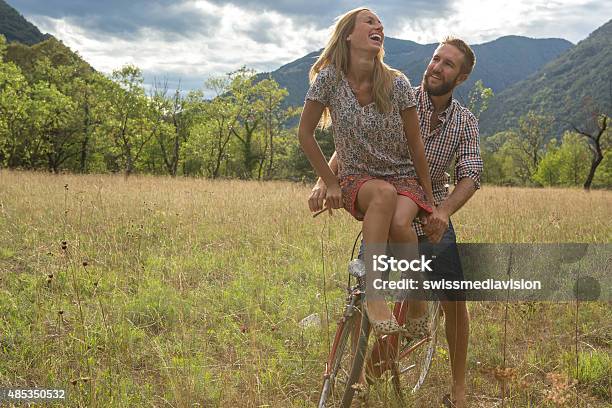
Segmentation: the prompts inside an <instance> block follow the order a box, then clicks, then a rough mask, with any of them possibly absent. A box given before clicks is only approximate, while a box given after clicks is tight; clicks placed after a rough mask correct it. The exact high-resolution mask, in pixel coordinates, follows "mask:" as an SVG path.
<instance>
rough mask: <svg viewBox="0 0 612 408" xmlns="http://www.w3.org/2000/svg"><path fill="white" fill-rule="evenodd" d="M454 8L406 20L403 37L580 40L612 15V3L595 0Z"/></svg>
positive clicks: (472, 1)
mask: <svg viewBox="0 0 612 408" xmlns="http://www.w3.org/2000/svg"><path fill="white" fill-rule="evenodd" d="M453 9H454V12H453V13H451V14H449V15H448V16H447V17H443V18H428V19H418V20H415V21H406V23H405V25H404V27H403V28H402V29H400V34H399V37H400V38H407V39H412V40H413V41H417V42H420V43H432V42H436V41H438V40H440V39H441V38H442V37H444V36H446V35H448V34H453V35H457V36H460V37H461V38H464V39H466V40H467V41H468V42H471V43H481V42H487V41H492V40H494V39H496V38H498V37H501V36H504V35H522V36H527V37H534V38H564V39H566V40H569V41H572V42H574V43H576V42H578V41H580V40H582V39H584V38H585V37H586V36H587V35H588V34H589V33H590V32H591V31H593V30H595V29H596V28H597V27H599V26H600V25H602V24H604V23H605V22H607V21H608V20H609V19H610V17H611V16H612V6H610V3H608V4H607V5H606V4H605V2H598V1H593V0H556V1H549V0H533V1H531V0H497V1H483V0H457V1H456V2H455V4H454V5H453Z"/></svg>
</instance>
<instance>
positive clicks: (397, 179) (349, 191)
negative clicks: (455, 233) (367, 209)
mask: <svg viewBox="0 0 612 408" xmlns="http://www.w3.org/2000/svg"><path fill="white" fill-rule="evenodd" d="M373 179H378V180H384V181H386V182H387V183H389V184H391V185H392V186H393V187H395V189H396V190H397V194H400V195H403V196H406V197H408V198H410V199H411V200H412V201H414V202H415V203H416V205H418V206H419V208H420V209H421V210H422V211H425V212H427V213H432V211H433V210H432V208H431V206H430V205H429V203H427V198H426V197H425V192H424V191H423V188H422V187H421V185H420V184H419V182H418V181H417V180H416V179H411V178H409V177H406V176H381V177H373V176H369V175H367V174H352V175H349V176H345V177H341V178H340V189H341V190H342V203H343V205H344V208H345V209H346V211H348V212H349V213H350V214H351V215H352V216H353V217H355V218H356V219H357V220H359V221H363V217H364V214H362V213H361V212H360V211H359V210H358V209H357V206H356V205H355V204H356V202H357V193H358V192H359V189H360V188H361V186H362V185H363V183H365V182H366V181H368V180H373Z"/></svg>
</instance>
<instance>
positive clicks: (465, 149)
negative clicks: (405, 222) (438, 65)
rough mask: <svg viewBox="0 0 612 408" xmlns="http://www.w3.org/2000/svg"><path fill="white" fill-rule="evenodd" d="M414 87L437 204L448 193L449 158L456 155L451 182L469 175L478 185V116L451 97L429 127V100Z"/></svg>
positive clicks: (419, 229)
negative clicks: (436, 124)
mask: <svg viewBox="0 0 612 408" xmlns="http://www.w3.org/2000/svg"><path fill="white" fill-rule="evenodd" d="M414 91H415V96H416V99H417V111H418V113H419V122H420V123H419V125H420V129H421V137H422V138H423V144H424V145H425V157H426V158H427V163H428V165H429V174H430V176H431V182H432V185H433V195H434V201H435V204H436V205H439V204H440V203H441V202H442V201H444V200H445V199H446V198H447V197H448V187H449V184H450V175H449V174H448V173H447V170H448V168H449V167H450V165H451V163H452V161H453V158H456V159H457V160H456V163H455V183H456V182H457V181H459V180H461V179H462V178H464V177H469V178H471V179H472V180H474V183H475V184H476V188H480V174H481V173H482V158H481V157H480V145H479V142H478V119H476V117H475V116H474V115H473V114H472V112H470V111H469V110H468V109H467V108H464V107H463V106H461V105H460V104H459V102H457V100H456V99H452V100H451V103H450V105H449V106H448V108H446V110H444V111H443V112H442V113H440V114H439V115H438V119H439V121H440V123H439V124H438V126H437V127H436V128H435V129H432V128H431V125H432V124H431V115H432V113H433V111H434V106H433V103H432V101H431V99H430V98H429V95H428V94H427V92H423V91H422V90H421V87H420V86H419V87H415V88H414ZM413 227H414V229H415V231H416V233H417V234H418V235H419V236H422V235H425V232H424V231H423V228H422V227H421V223H420V221H418V219H417V220H416V221H415V222H414V223H413Z"/></svg>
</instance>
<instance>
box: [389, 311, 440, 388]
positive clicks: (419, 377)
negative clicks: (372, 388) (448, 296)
mask: <svg viewBox="0 0 612 408" xmlns="http://www.w3.org/2000/svg"><path fill="white" fill-rule="evenodd" d="M440 309H441V305H440V302H438V301H431V302H429V304H428V313H429V316H430V321H429V332H430V336H429V339H428V340H426V341H425V340H424V339H423V340H421V341H422V343H421V344H420V345H419V342H418V341H417V342H411V343H409V344H408V345H406V346H405V347H403V348H402V350H401V351H400V356H401V355H402V353H404V352H406V350H407V349H409V348H410V347H415V349H414V351H412V352H410V354H409V355H408V356H407V357H406V358H400V359H399V361H398V371H399V376H400V378H399V379H398V381H397V382H394V386H395V384H398V385H397V386H395V387H396V392H397V391H401V389H399V390H398V389H397V387H402V385H401V384H404V386H408V388H409V389H410V391H411V393H412V394H414V393H415V392H417V391H418V389H419V388H421V386H422V385H423V383H424V382H425V379H426V378H427V375H428V374H429V369H430V368H431V363H432V361H433V356H434V354H435V351H436V344H437V339H438V327H439V326H440V324H439V322H440Z"/></svg>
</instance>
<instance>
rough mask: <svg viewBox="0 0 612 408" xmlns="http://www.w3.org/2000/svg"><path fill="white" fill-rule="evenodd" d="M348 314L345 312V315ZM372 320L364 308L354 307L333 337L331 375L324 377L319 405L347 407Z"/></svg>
mask: <svg viewBox="0 0 612 408" xmlns="http://www.w3.org/2000/svg"><path fill="white" fill-rule="evenodd" d="M345 316H346V315H345ZM369 331H370V322H369V320H368V319H367V316H365V314H362V313H361V309H360V308H358V307H353V311H352V313H351V315H350V316H346V320H345V321H344V322H343V323H341V324H340V325H339V327H338V331H337V332H336V337H335V338H334V345H333V348H332V352H331V353H332V354H331V358H330V361H329V362H328V364H330V367H329V375H327V376H326V378H325V379H324V381H323V387H322V390H321V397H320V399H319V404H318V407H319V408H348V407H349V406H350V404H351V402H352V400H353V397H354V395H355V391H356V387H357V385H356V384H358V383H359V378H360V375H361V372H362V369H363V363H364V359H365V353H366V347H367V345H368V333H369Z"/></svg>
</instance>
